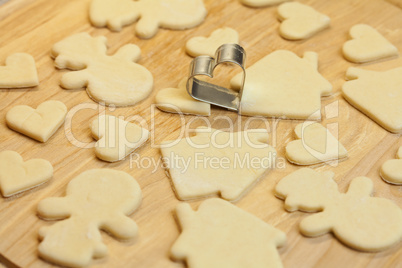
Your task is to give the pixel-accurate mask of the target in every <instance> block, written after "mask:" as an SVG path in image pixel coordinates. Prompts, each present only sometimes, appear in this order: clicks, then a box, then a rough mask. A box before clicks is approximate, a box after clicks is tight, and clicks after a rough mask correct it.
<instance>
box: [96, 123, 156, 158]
mask: <svg viewBox="0 0 402 268" xmlns="http://www.w3.org/2000/svg"><path fill="white" fill-rule="evenodd" d="M91 132H92V136H93V137H94V139H96V140H98V141H97V142H96V144H95V154H96V156H97V157H98V158H99V159H101V160H104V161H107V162H115V161H119V160H122V159H123V158H124V157H126V156H127V155H129V154H130V153H131V152H133V151H134V150H135V149H137V148H138V147H140V146H141V145H143V144H144V143H145V142H146V141H147V140H148V138H149V131H148V130H146V129H145V128H142V127H140V126H138V125H136V124H133V123H130V122H127V121H124V120H123V119H120V118H117V117H115V116H112V115H102V116H99V117H98V118H96V119H95V120H93V121H92V123H91Z"/></svg>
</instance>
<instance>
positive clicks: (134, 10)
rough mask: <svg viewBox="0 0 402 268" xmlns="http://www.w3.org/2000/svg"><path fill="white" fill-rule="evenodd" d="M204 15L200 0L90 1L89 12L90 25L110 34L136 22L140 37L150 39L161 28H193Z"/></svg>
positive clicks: (205, 12) (201, 20) (205, 13)
mask: <svg viewBox="0 0 402 268" xmlns="http://www.w3.org/2000/svg"><path fill="white" fill-rule="evenodd" d="M206 15H207V10H206V9H205V7H204V3H203V1H202V0H92V3H91V6H90V11H89V17H90V20H91V22H92V24H93V25H95V26H96V27H105V26H107V27H109V29H111V30H113V31H120V30H121V29H122V27H123V26H125V25H128V24H132V23H133V22H135V21H137V20H138V23H137V25H136V28H135V30H136V33H137V35H138V36H139V37H142V38H151V37H153V36H154V35H155V34H156V32H157V31H158V28H160V27H161V28H167V29H172V30H184V29H189V28H193V27H195V26H197V25H199V24H200V23H201V22H203V20H204V18H205V16H206Z"/></svg>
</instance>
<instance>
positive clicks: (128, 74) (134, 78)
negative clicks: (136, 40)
mask: <svg viewBox="0 0 402 268" xmlns="http://www.w3.org/2000/svg"><path fill="white" fill-rule="evenodd" d="M106 51H107V48H106V37H104V36H98V37H91V36H90V35H89V34H88V33H79V34H75V35H72V36H69V37H67V38H66V39H64V40H62V41H60V42H58V43H56V44H55V45H54V46H53V50H52V56H53V57H54V58H55V64H56V67H57V68H59V69H70V70H73V71H74V72H70V73H67V74H64V75H63V76H62V79H61V82H60V84H61V86H62V87H63V88H65V89H80V88H84V87H86V89H87V93H88V95H89V96H90V97H91V98H92V99H93V100H95V101H96V102H100V103H104V104H106V105H116V106H128V105H134V104H136V103H137V102H139V101H141V100H143V99H145V98H146V97H148V95H149V94H150V93H151V91H152V86H153V77H152V74H151V73H150V72H149V71H148V70H147V69H146V68H145V67H143V66H141V65H139V64H137V63H135V62H136V61H138V59H139V58H140V49H139V48H138V47H137V46H136V45H133V44H127V45H125V46H123V47H121V48H120V49H119V50H118V51H117V52H116V53H115V54H114V55H113V56H108V55H106Z"/></svg>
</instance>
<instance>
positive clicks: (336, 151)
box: [286, 122, 348, 165]
mask: <svg viewBox="0 0 402 268" xmlns="http://www.w3.org/2000/svg"><path fill="white" fill-rule="evenodd" d="M295 135H296V138H297V139H296V140H294V141H291V142H289V143H288V144H287V145H286V158H287V159H288V160H289V162H291V163H294V164H297V165H313V164H318V163H322V162H327V161H330V160H336V159H342V158H345V157H347V155H348V152H347V151H346V149H345V147H343V145H342V144H341V143H340V142H339V141H338V140H337V139H336V138H335V137H334V136H333V135H332V134H331V132H330V131H329V130H328V129H327V128H325V127H324V126H322V125H321V124H319V123H313V122H305V123H301V124H299V125H297V126H296V128H295Z"/></svg>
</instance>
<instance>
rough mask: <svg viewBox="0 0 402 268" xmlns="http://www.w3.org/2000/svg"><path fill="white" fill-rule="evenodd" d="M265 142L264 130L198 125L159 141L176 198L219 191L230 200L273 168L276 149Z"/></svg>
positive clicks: (266, 135) (189, 197) (197, 196)
mask: <svg viewBox="0 0 402 268" xmlns="http://www.w3.org/2000/svg"><path fill="white" fill-rule="evenodd" d="M267 143H268V133H267V131H266V130H265V129H251V130H248V131H241V132H224V131H220V130H216V129H213V128H205V127H199V128H197V129H196V135H195V136H193V137H186V138H183V139H179V140H174V141H165V142H163V145H162V148H161V151H162V156H163V160H164V162H165V165H166V166H167V169H168V171H169V174H170V177H171V180H172V182H173V186H174V189H175V191H176V194H177V197H178V198H179V199H181V200H188V199H195V198H202V197H207V196H211V195H217V194H220V196H221V197H222V198H224V199H226V200H230V201H234V200H236V199H239V198H240V197H241V196H242V195H243V194H244V193H245V192H246V191H247V190H248V189H250V188H251V186H252V185H253V184H254V183H255V182H256V181H257V180H258V179H259V178H261V177H262V176H263V174H264V172H265V171H267V170H269V169H271V168H273V167H274V164H275V160H276V151H275V149H274V148H273V147H271V146H270V145H268V144H267ZM184 162H185V164H184Z"/></svg>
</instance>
